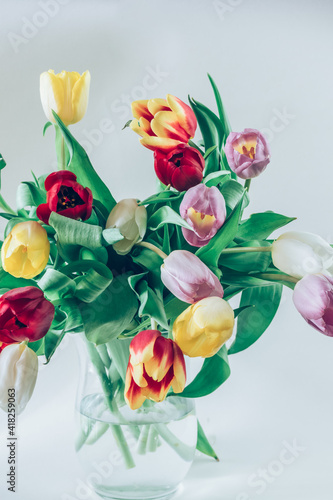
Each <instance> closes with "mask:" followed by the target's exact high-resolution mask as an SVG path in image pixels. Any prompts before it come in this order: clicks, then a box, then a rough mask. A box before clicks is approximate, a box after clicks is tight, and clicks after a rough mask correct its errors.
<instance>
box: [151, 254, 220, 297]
mask: <svg viewBox="0 0 333 500" xmlns="http://www.w3.org/2000/svg"><path fill="white" fill-rule="evenodd" d="M161 279H162V281H163V283H164V285H165V286H166V287H167V288H168V289H169V290H170V292H172V293H173V295H174V296H175V297H177V298H178V299H179V300H182V301H183V302H187V303H188V304H194V302H197V301H198V300H201V299H205V298H206V297H221V298H222V297H223V288H222V285H221V283H220V282H219V280H218V278H217V277H216V276H215V274H214V273H212V271H211V270H210V269H209V268H208V267H207V266H206V264H204V263H203V262H202V261H201V260H200V259H199V257H197V256H196V255H194V254H193V253H191V252H188V251H187V250H175V251H174V252H171V253H170V255H168V257H166V259H165V260H164V264H163V265H162V266H161Z"/></svg>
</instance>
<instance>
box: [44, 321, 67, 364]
mask: <svg viewBox="0 0 333 500" xmlns="http://www.w3.org/2000/svg"><path fill="white" fill-rule="evenodd" d="M64 336H65V329H63V330H56V329H52V328H51V329H50V330H49V331H48V332H47V334H46V335H45V337H44V343H45V357H46V363H45V364H48V363H49V362H50V360H51V358H52V356H53V355H54V353H55V352H56V350H57V348H58V347H59V345H60V344H61V341H62V340H63V338H64Z"/></svg>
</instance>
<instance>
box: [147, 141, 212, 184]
mask: <svg viewBox="0 0 333 500" xmlns="http://www.w3.org/2000/svg"><path fill="white" fill-rule="evenodd" d="M154 158H155V163H154V166H155V172H156V175H157V177H158V178H159V180H160V181H161V182H162V183H163V184H165V185H166V186H168V185H169V184H170V185H171V186H172V187H174V188H175V189H177V190H178V191H186V190H187V189H189V188H191V187H193V186H196V185H197V184H200V182H201V181H202V178H203V170H204V168H205V160H204V159H203V157H202V155H201V154H200V153H199V151H198V150H197V149H195V148H192V147H191V146H188V145H187V144H179V146H177V147H176V148H175V149H173V150H172V151H170V152H169V153H167V154H165V153H163V152H162V151H158V150H156V151H155V153H154Z"/></svg>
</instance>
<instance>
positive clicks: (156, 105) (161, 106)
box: [148, 98, 170, 115]
mask: <svg viewBox="0 0 333 500" xmlns="http://www.w3.org/2000/svg"><path fill="white" fill-rule="evenodd" d="M148 110H149V111H150V113H151V114H152V115H156V113H158V112H159V111H170V107H169V105H168V103H167V101H166V99H159V98H155V99H149V101H148Z"/></svg>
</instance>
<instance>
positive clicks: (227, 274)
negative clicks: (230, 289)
mask: <svg viewBox="0 0 333 500" xmlns="http://www.w3.org/2000/svg"><path fill="white" fill-rule="evenodd" d="M220 281H221V283H222V284H223V285H232V286H240V287H243V288H248V287H256V286H260V287H261V286H270V285H271V284H272V282H271V281H269V280H264V279H262V278H257V277H256V276H255V275H251V274H243V273H239V272H237V271H231V270H228V269H226V268H223V274H222V277H221V280H220Z"/></svg>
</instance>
